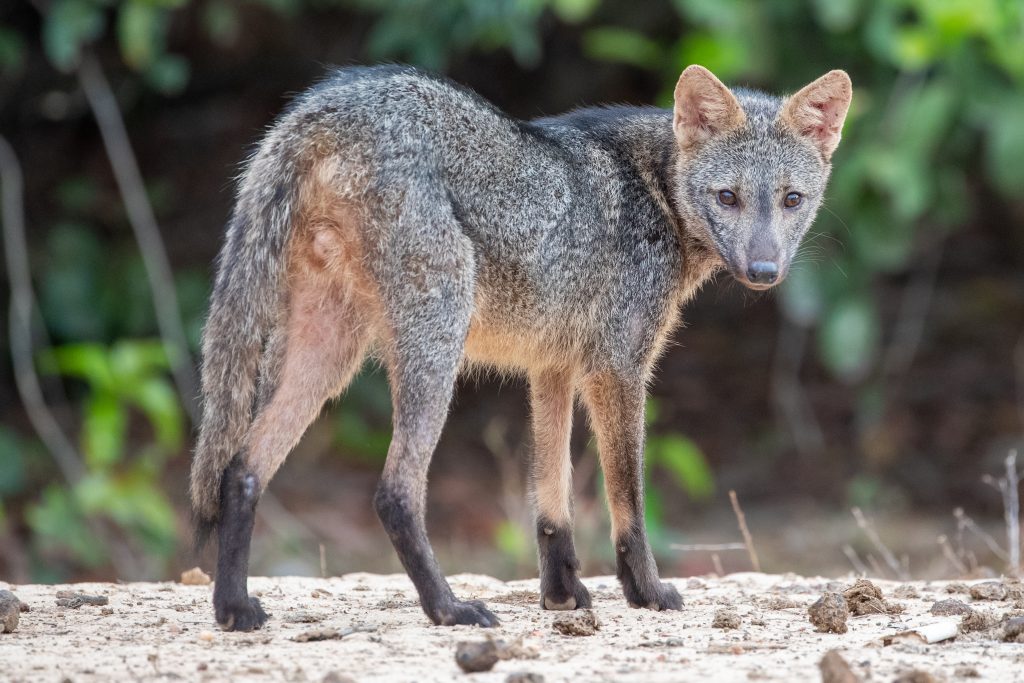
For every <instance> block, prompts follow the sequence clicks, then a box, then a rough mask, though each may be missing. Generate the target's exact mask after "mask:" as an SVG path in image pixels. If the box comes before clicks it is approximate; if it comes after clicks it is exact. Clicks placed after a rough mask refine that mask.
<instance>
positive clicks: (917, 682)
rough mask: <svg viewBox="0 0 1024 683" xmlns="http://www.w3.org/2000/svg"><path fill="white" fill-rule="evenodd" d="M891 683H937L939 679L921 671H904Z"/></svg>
mask: <svg viewBox="0 0 1024 683" xmlns="http://www.w3.org/2000/svg"><path fill="white" fill-rule="evenodd" d="M892 683H939V679H937V678H936V677H935V676H932V675H931V674H930V673H928V672H927V671H925V670H923V669H911V670H910V671H904V672H903V673H901V674H900V675H899V676H897V677H896V679H895V680H894V681H893V682H892Z"/></svg>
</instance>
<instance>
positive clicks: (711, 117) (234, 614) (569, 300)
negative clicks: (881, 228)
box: [190, 65, 853, 631]
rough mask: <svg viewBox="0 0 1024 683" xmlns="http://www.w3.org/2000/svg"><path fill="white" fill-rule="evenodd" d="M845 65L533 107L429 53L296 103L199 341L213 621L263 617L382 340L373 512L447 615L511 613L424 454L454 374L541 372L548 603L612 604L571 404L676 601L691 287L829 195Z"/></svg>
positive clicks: (761, 251)
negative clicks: (676, 518)
mask: <svg viewBox="0 0 1024 683" xmlns="http://www.w3.org/2000/svg"><path fill="white" fill-rule="evenodd" d="M852 93H853V90H852V84H851V81H850V78H849V76H848V75H847V74H846V72H844V71H841V70H833V71H829V72H828V73H826V74H825V75H823V76H821V77H820V78H818V79H817V80H815V81H813V82H811V83H810V84H808V85H806V86H805V87H803V88H802V89H800V90H799V91H797V92H796V93H795V94H792V95H790V96H787V97H778V96H773V95H768V94H765V93H763V92H760V91H756V90H750V89H745V88H734V89H729V88H728V87H727V86H725V85H724V84H723V83H722V82H721V81H720V80H719V79H718V78H717V77H716V76H715V75H714V74H712V73H711V72H710V71H709V70H707V69H706V68H704V67H702V66H699V65H692V66H689V67H687V68H686V69H685V70H683V72H682V73H681V75H680V77H679V79H678V82H677V84H676V86H675V90H674V98H673V104H672V107H671V108H667V109H661V108H656V107H648V106H624V105H617V106H606V107H592V108H582V109H578V110H575V111H571V112H569V113H566V114H563V115H560V116H553V117H547V118H539V119H534V120H528V121H526V120H520V119H517V118H514V117H512V116H510V115H508V114H506V113H504V112H503V111H501V110H500V109H498V108H497V107H496V106H494V105H492V104H491V103H489V102H488V101H486V100H485V99H483V98H482V97H481V96H479V95H477V94H475V93H474V92H473V91H471V90H469V89H467V88H465V87H462V86H460V85H458V84H455V83H453V82H451V81H449V80H447V79H445V78H444V77H441V76H438V75H434V74H431V73H427V72H424V71H421V70H418V69H416V68H414V67H407V66H400V65H384V66H371V67H347V68H341V69H338V70H335V71H333V72H331V73H330V74H329V75H327V76H326V77H325V78H324V80H322V81H321V82H320V83H318V84H317V85H315V86H313V87H311V88H310V89H308V90H307V91H305V92H304V93H302V94H300V95H298V96H297V97H296V98H295V99H294V100H293V101H292V102H291V104H290V105H289V106H288V107H287V108H286V109H285V111H284V112H283V113H282V114H281V115H280V116H279V117H278V118H277V120H276V122H275V123H274V124H273V125H272V126H271V127H270V128H269V129H268V131H267V132H266V134H265V135H264V137H263V138H262V140H261V141H260V143H259V144H258V145H257V147H256V148H255V150H254V151H253V153H252V154H251V155H250V156H249V158H248V159H247V161H246V162H245V164H244V168H243V171H242V172H241V174H240V177H239V179H238V184H237V192H236V198H235V204H234V208H233V211H232V213H231V215H230V218H229V220H228V224H227V228H226V234H225V237H224V241H223V244H222V247H221V249H220V252H219V255H218V257H217V266H216V275H215V279H214V283H213V288H212V294H211V299H210V307H209V313H208V317H207V320H206V323H205V327H204V330H203V340H202V369H201V393H202V406H203V411H202V419H201V424H200V428H199V434H198V439H197V443H196V447H195V450H194V455H193V460H192V468H191V475H190V494H191V499H192V502H193V510H194V517H195V523H196V537H197V539H198V542H199V545H200V547H201V546H202V543H203V542H204V541H205V540H206V539H208V538H209V537H211V536H212V535H214V534H216V538H217V545H218V551H217V563H216V581H215V587H214V592H213V606H214V616H215V618H216V621H217V622H218V623H219V624H220V626H221V627H222V628H224V629H226V630H238V631H249V630H253V629H258V628H260V627H262V626H263V625H264V624H265V622H266V621H267V619H268V615H267V614H266V612H265V611H264V609H263V608H262V606H261V605H260V602H259V600H258V599H256V598H254V597H251V596H250V595H249V593H248V587H247V581H248V571H249V546H250V542H251V537H252V532H253V524H254V516H255V510H256V506H257V503H258V501H259V499H260V496H261V494H262V493H263V491H264V490H265V489H266V487H267V485H268V483H269V482H270V480H271V478H272V477H273V476H274V473H275V472H276V471H277V470H278V468H279V467H280V466H281V464H282V463H283V462H284V460H285V458H286V457H287V456H288V454H289V452H290V451H291V450H292V449H293V447H294V446H295V445H296V444H297V443H298V441H299V440H300V438H301V437H302V435H303V433H304V432H305V430H306V429H307V427H308V426H309V425H310V424H311V423H312V421H313V420H314V419H315V418H316V417H317V416H318V414H319V413H320V411H321V409H322V407H323V405H324V404H325V402H327V401H328V400H330V399H333V398H335V397H338V396H340V395H341V394H342V393H343V392H344V391H345V388H346V386H347V385H348V384H349V382H350V381H351V380H352V378H353V376H354V375H355V374H356V373H357V372H358V371H359V370H360V368H361V366H362V365H363V363H364V360H366V359H367V358H373V359H375V360H377V361H378V362H379V363H380V364H381V365H382V366H383V367H384V368H385V369H386V372H387V377H388V383H389V387H390V393H391V401H392V405H393V416H392V435H391V442H390V446H389V448H388V452H387V458H386V460H385V463H384V465H383V471H382V473H381V476H380V480H379V483H378V486H377V488H376V491H375V494H374V497H373V504H374V507H375V509H376V512H377V515H378V517H379V519H380V521H381V523H382V525H383V528H384V530H385V531H386V533H387V535H388V537H389V539H390V541H391V543H392V545H393V546H394V549H395V551H396V553H397V555H398V558H399V559H400V561H401V563H402V565H403V566H404V568H405V570H406V572H407V573H408V576H409V578H410V579H411V581H412V583H413V585H414V586H415V588H416V591H417V593H418V595H419V600H420V604H421V606H422V609H423V611H424V612H425V614H426V615H427V617H428V618H429V619H430V620H431V621H432V622H433V623H434V624H437V625H455V624H465V625H474V624H475V625H479V626H481V627H493V626H496V625H497V624H498V618H497V617H496V616H495V615H494V613H493V612H491V611H490V610H489V609H488V608H487V606H486V605H484V604H483V603H482V602H480V601H477V600H462V599H459V598H458V597H456V595H455V594H454V593H453V591H452V589H451V587H450V586H449V584H448V583H447V581H446V579H445V575H444V574H443V573H442V570H441V567H440V566H439V563H438V561H437V559H436V557H435V555H434V552H433V549H432V547H431V544H430V541H429V539H428V537H427V532H426V526H425V507H426V496H427V478H428V477H427V474H428V467H429V464H430V461H431V457H432V455H433V453H434V450H435V448H436V446H437V443H438V440H439V436H440V434H441V430H442V428H443V426H444V423H445V421H446V418H447V413H448V410H449V404H450V402H451V399H452V392H453V389H454V386H455V382H456V379H457V377H458V376H459V374H460V372H463V371H465V370H467V369H473V370H475V369H480V368H486V369H490V370H495V371H498V372H501V373H509V374H513V375H519V376H525V378H526V380H527V382H528V387H529V389H528V392H529V400H530V408H531V418H530V420H531V428H532V455H531V458H530V463H529V469H530V475H531V476H530V479H531V484H530V496H531V499H532V505H533V508H534V512H535V520H536V537H537V548H538V559H539V575H540V608H542V609H546V610H572V609H581V608H589V607H591V604H592V601H591V596H590V594H589V593H588V591H587V589H586V587H585V586H584V585H583V583H582V582H581V579H580V566H581V565H580V562H579V559H578V557H577V555H576V550H575V547H574V543H573V531H572V529H573V499H572V498H573V497H572V491H573V488H572V460H571V454H570V434H571V431H572V421H573V412H574V407H575V405H576V402H577V400H580V401H581V402H582V403H583V404H584V405H585V408H586V411H587V414H588V416H589V418H590V423H591V426H592V429H593V432H594V434H595V436H596V440H597V451H598V458H599V462H600V466H601V468H602V471H603V473H604V486H605V495H606V497H607V501H608V509H609V511H610V518H611V519H610V522H611V540H612V543H613V544H614V551H615V566H616V576H617V578H618V581H619V583H620V584H621V589H622V593H623V595H624V596H625V599H626V601H627V602H628V604H629V605H631V606H633V607H641V608H648V609H653V610H680V609H682V607H683V602H682V599H681V597H680V594H679V592H678V591H677V590H676V589H675V588H674V587H673V586H672V584H671V583H668V582H663V581H662V580H661V579H660V578H659V574H658V568H657V566H656V563H655V559H654V556H653V554H652V551H651V545H650V543H649V541H648V538H647V534H646V530H645V523H644V516H643V510H644V474H643V470H644V462H643V460H644V439H645V423H644V407H645V402H646V398H647V390H648V385H649V383H650V381H651V379H652V375H653V372H654V368H655V364H656V361H657V360H658V359H659V357H660V355H661V354H662V352H663V351H664V350H665V348H666V345H667V343H668V341H669V339H670V337H671V336H672V334H673V332H674V330H675V329H676V327H677V325H678V323H679V318H680V314H681V309H682V308H683V306H684V304H685V303H686V302H687V301H688V300H690V299H691V298H692V297H693V296H694V294H695V293H696V292H697V291H698V290H699V289H700V288H701V286H702V285H704V284H705V283H706V282H708V281H709V280H710V279H712V278H713V277H714V276H715V275H716V273H719V272H727V273H729V274H730V275H731V276H732V277H733V278H734V279H735V280H737V281H739V282H740V283H741V284H742V285H744V286H746V287H748V288H750V289H753V290H765V289H768V288H770V287H773V286H775V285H777V284H778V283H779V282H781V281H782V280H783V279H784V278H785V277H786V274H787V271H788V269H789V266H790V264H791V263H792V262H793V258H794V255H795V254H796V251H797V248H798V246H799V244H800V242H801V239H802V238H803V237H804V235H805V234H806V233H807V231H808V228H809V227H810V225H811V224H812V222H813V220H814V218H815V214H816V213H817V211H818V208H819V206H820V205H821V203H822V200H823V196H824V193H825V188H826V185H827V182H828V178H829V175H830V172H831V168H832V166H831V159H832V155H833V152H834V151H835V149H836V147H837V145H838V144H839V141H840V137H841V133H842V128H843V123H844V121H845V118H846V114H847V111H848V109H849V106H850V101H851V98H852Z"/></svg>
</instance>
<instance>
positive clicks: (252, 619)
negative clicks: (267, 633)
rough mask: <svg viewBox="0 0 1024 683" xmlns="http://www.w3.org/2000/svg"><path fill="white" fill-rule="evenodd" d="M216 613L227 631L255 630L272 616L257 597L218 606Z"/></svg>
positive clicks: (219, 622) (219, 621) (218, 620)
mask: <svg viewBox="0 0 1024 683" xmlns="http://www.w3.org/2000/svg"><path fill="white" fill-rule="evenodd" d="M216 613H217V623H218V624H220V626H221V628H223V629H224V630H225V631H255V630H256V629H258V628H262V627H263V625H264V624H265V623H267V619H269V618H270V617H268V616H267V613H266V612H264V611H263V608H262V607H261V606H260V601H259V600H257V599H256V598H247V599H246V600H245V602H240V603H231V604H228V605H223V606H221V607H217V609H216Z"/></svg>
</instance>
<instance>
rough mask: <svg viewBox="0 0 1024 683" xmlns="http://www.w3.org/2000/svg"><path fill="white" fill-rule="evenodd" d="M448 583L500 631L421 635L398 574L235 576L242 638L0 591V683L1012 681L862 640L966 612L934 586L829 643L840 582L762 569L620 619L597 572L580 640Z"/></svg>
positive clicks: (169, 596)
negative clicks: (244, 589) (263, 617)
mask: <svg viewBox="0 0 1024 683" xmlns="http://www.w3.org/2000/svg"><path fill="white" fill-rule="evenodd" d="M451 582H452V586H453V588H454V589H455V591H456V593H457V594H458V595H459V596H460V597H470V596H472V597H476V598H480V599H483V600H486V601H487V602H488V603H489V605H490V607H491V608H492V609H493V611H494V612H495V613H496V614H497V615H498V617H499V618H500V619H501V621H502V625H501V626H500V627H499V628H497V629H493V630H486V631H485V630H482V629H479V628H476V627H462V626H460V627H454V628H442V627H435V626H432V625H430V624H429V622H428V621H427V619H426V617H425V616H424V615H423V613H422V611H421V610H420V608H419V605H418V603H417V601H416V595H415V592H414V591H413V588H412V585H411V584H410V583H409V581H408V579H407V578H406V577H405V576H404V575H393V576H380V575H371V574H349V575H346V576H343V577H339V578H331V579H315V578H294V577H289V578H254V579H250V589H251V590H252V591H253V592H254V593H255V594H257V595H259V596H260V598H261V600H262V601H263V605H264V607H265V608H266V609H267V611H268V612H269V613H270V614H271V621H270V622H269V623H268V624H267V626H266V627H265V628H264V629H263V630H261V631H257V632H254V633H226V632H222V631H220V630H219V629H217V628H216V626H215V624H214V622H213V620H212V613H211V605H210V594H211V591H210V587H209V586H185V585H181V584H177V583H133V584H120V585H119V584H75V585H73V586H40V585H31V586H28V585H27V586H7V585H5V584H2V583H0V588H9V589H11V590H13V591H14V592H15V593H16V595H17V596H18V597H19V598H20V599H21V600H22V601H23V602H25V603H27V604H28V605H29V606H30V608H31V611H29V612H26V613H23V614H22V615H21V623H20V625H19V627H18V629H17V630H16V631H15V632H14V633H6V634H0V680H4V681H52V682H56V681H67V680H70V681H75V682H76V683H77V682H80V681H107V680H169V679H175V680H199V681H220V680H232V681H239V680H253V681H334V682H335V683H337V682H338V681H348V680H351V681H356V682H358V683H364V682H369V681H452V680H464V681H474V682H481V683H482V682H492V681H501V682H504V681H506V679H508V677H509V674H511V673H514V672H531V673H535V674H541V675H542V676H543V677H544V678H543V680H544V681H546V682H548V683H551V682H553V681H570V680H572V681H637V682H640V681H644V682H647V681H716V682H717V681H746V680H777V681H800V680H804V681H816V680H820V678H821V674H820V672H819V670H818V662H819V661H820V660H821V658H822V656H823V655H824V653H825V652H827V651H828V650H830V649H833V648H835V649H838V650H839V651H840V652H841V653H842V655H843V657H845V659H846V660H847V661H848V662H849V663H850V665H851V666H852V668H853V670H854V672H856V674H857V675H859V676H861V677H862V678H863V680H870V681H892V680H894V679H895V678H897V676H899V675H900V674H902V673H904V672H907V671H909V670H913V669H920V670H923V671H926V672H929V673H930V674H932V675H934V676H935V677H936V678H937V679H938V680H948V681H955V680H958V679H961V678H969V677H970V678H973V677H974V676H973V675H976V676H980V678H981V679H982V680H990V681H1014V680H1024V644H1019V643H1004V642H1000V641H999V640H997V639H996V638H994V637H991V636H983V635H982V634H974V633H972V634H964V635H960V636H959V637H957V638H955V639H953V640H949V641H946V642H943V643H939V644H934V645H924V644H920V643H915V642H898V643H896V644H893V645H890V646H882V645H879V644H876V643H873V642H872V641H876V640H877V639H879V638H881V637H882V636H885V635H889V634H892V633H895V632H898V631H902V630H904V629H906V628H908V627H913V626H916V625H920V624H924V623H929V622H935V621H940V620H942V619H943V617H936V616H932V615H931V614H930V613H929V609H930V607H931V606H932V604H933V603H934V602H935V601H936V600H942V599H947V598H951V597H952V598H957V599H962V600H963V601H964V602H967V603H971V602H972V600H971V598H970V597H969V596H967V595H950V594H948V593H947V591H946V586H947V583H946V582H930V583H925V582H913V583H909V584H896V583H892V582H876V583H877V585H878V586H879V588H881V589H882V590H883V591H884V592H885V597H886V598H890V599H891V598H893V593H894V591H895V590H896V588H897V586H900V585H903V586H906V588H904V589H903V590H902V591H900V592H899V593H898V595H903V596H912V595H914V593H915V592H916V593H917V595H918V597H906V599H899V598H896V599H895V600H894V602H896V603H898V604H900V605H902V606H904V607H905V612H904V613H903V614H900V615H898V616H889V615H873V616H862V617H851V618H850V620H849V624H848V625H849V632H848V633H846V634H843V635H837V634H828V633H817V632H815V630H814V628H813V627H812V626H811V624H810V623H809V622H808V619H807V609H806V608H807V606H808V605H810V604H811V603H812V602H813V601H814V600H815V599H816V598H817V597H818V596H819V595H820V594H821V592H822V591H823V590H825V589H826V588H830V589H836V588H840V589H841V588H842V587H843V586H845V585H848V584H849V583H851V582H852V580H846V581H840V582H830V581H829V580H826V579H820V578H802V577H798V576H792V575H786V576H773V575H763V574H733V575H729V576H726V577H724V578H700V579H677V580H675V581H674V583H675V584H676V586H677V587H678V588H679V590H680V592H681V593H682V595H683V598H684V600H685V603H686V605H685V608H684V610H683V611H682V612H662V613H658V612H651V611H648V610H639V609H630V608H629V607H627V605H626V604H625V601H624V600H623V599H622V597H621V595H620V593H619V591H618V587H617V585H616V582H615V580H614V578H612V577H596V578H591V579H586V580H585V581H584V583H585V584H586V585H587V587H588V588H589V589H590V591H591V593H592V595H593V596H594V612H595V613H596V614H597V616H598V618H599V620H600V624H601V628H600V630H599V631H598V632H597V633H596V634H595V635H592V636H569V635H562V634H560V633H558V632H556V631H555V630H554V629H553V627H552V623H553V621H554V620H555V619H556V618H558V617H560V616H564V615H565V614H567V613H558V612H546V611H542V610H540V609H539V608H538V606H537V602H538V600H537V588H538V584H537V581H535V580H533V581H516V582H509V583H505V582H502V581H498V580H496V579H493V578H490V577H486V576H476V575H459V576H455V577H452V579H451ZM909 587H912V588H913V590H911V589H910V588H909ZM62 589H63V590H69V589H70V590H74V591H78V592H83V593H88V594H95V595H102V596H106V597H107V598H108V599H109V603H108V605H107V606H106V607H103V606H96V605H88V604H86V605H83V606H81V607H78V608H70V607H62V606H58V605H57V591H58V590H62ZM786 604H792V605H795V606H789V607H786V606H785V605H786ZM722 607H732V608H735V610H736V612H737V614H738V616H739V618H740V625H739V628H736V629H722V628H713V627H712V622H713V620H714V615H715V612H716V611H717V610H719V609H720V608H722ZM972 607H974V608H976V609H984V610H987V611H988V612H990V613H991V614H993V615H994V616H1001V615H1003V614H1005V613H1007V612H1010V611H1011V610H1012V609H1013V607H1014V605H1013V603H1012V601H1001V602H993V601H986V602H985V603H984V604H980V605H979V604H974V605H972ZM946 619H949V618H948V617H947V618H946ZM954 619H957V621H959V619H958V618H955V617H954ZM323 629H334V630H336V631H337V632H339V633H340V634H341V635H342V637H341V638H335V639H330V640H322V641H306V642H302V641H301V640H296V638H297V637H299V636H300V635H301V634H303V633H307V632H310V631H314V630H323ZM351 629H354V632H349V630H351ZM488 635H493V636H494V637H495V638H500V639H504V640H506V641H521V647H519V648H517V650H518V652H516V654H517V655H518V656H517V657H516V658H513V659H508V660H504V661H499V662H498V663H497V665H496V666H495V667H494V668H493V669H492V670H491V671H488V672H485V673H475V674H466V673H462V672H461V671H460V669H459V668H458V667H457V666H456V663H455V658H454V652H455V648H456V644H457V643H458V642H459V641H465V640H483V639H485V638H486V637H487V636H488ZM972 674H973V675H972ZM346 677H348V678H346ZM921 680H925V679H921Z"/></svg>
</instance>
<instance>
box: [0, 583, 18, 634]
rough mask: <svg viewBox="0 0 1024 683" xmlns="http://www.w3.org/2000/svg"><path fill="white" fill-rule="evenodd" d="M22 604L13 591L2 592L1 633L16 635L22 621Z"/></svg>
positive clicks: (0, 605)
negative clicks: (15, 632)
mask: <svg viewBox="0 0 1024 683" xmlns="http://www.w3.org/2000/svg"><path fill="white" fill-rule="evenodd" d="M21 611H22V603H21V600H19V599H18V596H16V595H15V594H14V593H12V592H11V591H0V633H14V629H16V628H18V622H19V621H21Z"/></svg>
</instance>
